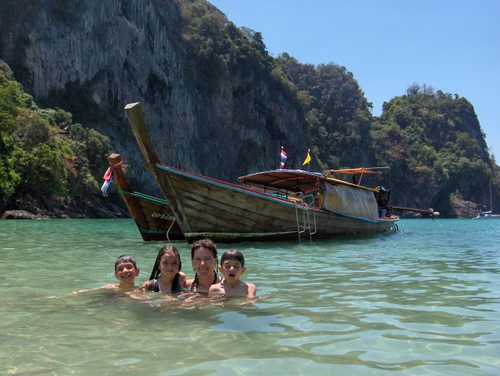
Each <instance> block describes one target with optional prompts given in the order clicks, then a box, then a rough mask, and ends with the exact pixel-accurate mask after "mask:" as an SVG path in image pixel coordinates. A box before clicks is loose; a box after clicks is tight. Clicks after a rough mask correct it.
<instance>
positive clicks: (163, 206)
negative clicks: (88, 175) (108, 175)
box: [108, 153, 184, 241]
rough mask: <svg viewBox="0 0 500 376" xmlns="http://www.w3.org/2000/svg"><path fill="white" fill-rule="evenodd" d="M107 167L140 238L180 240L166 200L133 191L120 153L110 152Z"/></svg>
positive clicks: (178, 231)
mask: <svg viewBox="0 0 500 376" xmlns="http://www.w3.org/2000/svg"><path fill="white" fill-rule="evenodd" d="M108 161H109V167H110V168H111V169H112V171H113V181H114V182H115V183H116V185H117V186H118V190H119V192H120V196H121V197H122V199H123V201H124V202H125V204H126V205H127V208H128V211H129V213H130V215H131V216H132V218H133V219H134V221H135V224H136V225H137V228H138V229H139V232H140V234H141V236H142V239H143V240H145V241H149V240H181V239H184V235H183V233H182V231H181V230H180V228H179V225H178V224H177V222H176V220H175V217H174V215H173V214H172V210H170V205H169V202H168V200H166V199H162V198H158V197H154V196H150V195H147V194H145V193H140V192H137V191H134V190H133V189H132V188H131V187H130V184H129V182H128V180H127V178H126V177H125V173H124V172H123V168H124V167H125V166H126V165H125V164H124V163H122V158H121V156H120V154H115V153H113V154H111V155H110V156H109V158H108Z"/></svg>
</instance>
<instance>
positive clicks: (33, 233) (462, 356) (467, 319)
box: [0, 219, 500, 375]
mask: <svg viewBox="0 0 500 376" xmlns="http://www.w3.org/2000/svg"><path fill="white" fill-rule="evenodd" d="M399 228H400V232H399V233H396V234H392V235H380V236H377V237H372V238H369V237H366V238H360V239H355V238H345V239H339V240H331V241H319V242H313V243H311V242H302V243H296V242H289V243H285V242H283V243H245V244H241V245H237V247H238V248H239V249H240V250H242V251H243V252H244V253H245V255H246V259H247V267H248V271H247V274H245V276H244V280H247V281H251V282H254V283H256V284H257V287H258V291H257V292H258V295H260V296H267V298H266V299H262V300H259V301H258V302H257V303H256V304H255V305H253V306H252V305H250V306H248V305H240V303H241V301H240V300H238V299H236V300H229V301H226V302H223V303H210V302H208V301H206V300H205V299H203V298H200V299H197V300H196V301H194V302H193V301H179V300H177V299H165V298H163V297H161V296H159V295H153V296H152V298H153V299H152V301H147V302H140V301H135V300H131V299H130V298H127V297H124V296H120V295H117V294H113V293H111V292H109V291H94V292H89V293H86V294H81V295H77V296H74V295H73V296H65V295H66V294H68V293H71V292H72V291H75V290H79V289H83V288H92V287H98V286H101V285H104V284H108V283H114V276H113V265H114V260H115V258H116V257H117V256H118V255H120V254H124V253H126V254H131V255H133V256H134V257H135V258H136V259H137V261H138V264H139V266H140V267H141V268H142V271H141V275H140V276H139V278H138V282H140V283H142V282H143V281H144V280H145V279H146V278H147V277H148V276H149V273H150V271H151V267H152V265H153V262H154V258H155V256H156V252H157V250H158V249H159V246H160V244H159V243H145V242H142V241H140V236H139V234H138V232H137V230H136V228H135V225H134V223H133V222H132V221H131V220H123V219H122V220H48V221H0V252H1V256H2V258H1V259H2V279H1V281H0V294H1V297H2V298H1V305H0V317H1V319H0V338H1V340H0V374H6V375H10V374H14V375H15V374H22V375H34V374H37V375H69V374H74V375H116V374H124V375H138V374H141V375H386V374H394V375H396V374H398V375H399V374H405V375H423V374H425V375H465V374H466V375H499V374H500V246H499V243H500V242H499V239H500V221H499V220H451V219H449V220H445V219H440V220H435V221H432V220H403V221H401V222H400V224H399ZM176 245H177V246H178V248H179V249H180V251H181V255H182V262H183V270H184V271H185V272H186V274H187V275H188V276H192V275H193V273H192V268H191V267H190V266H191V264H190V258H189V247H188V245H187V244H184V243H182V242H177V243H176ZM231 247H232V246H231ZM231 247H230V246H226V245H220V246H219V250H220V251H223V250H225V249H228V248H231ZM52 296H56V297H57V298H52Z"/></svg>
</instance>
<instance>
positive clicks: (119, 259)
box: [115, 255, 137, 272]
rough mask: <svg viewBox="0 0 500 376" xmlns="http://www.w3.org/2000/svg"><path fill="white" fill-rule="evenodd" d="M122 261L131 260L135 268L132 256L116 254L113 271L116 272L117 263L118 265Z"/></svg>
mask: <svg viewBox="0 0 500 376" xmlns="http://www.w3.org/2000/svg"><path fill="white" fill-rule="evenodd" d="M124 262H131V263H132V265H134V268H136V269H137V263H136V262H135V260H134V258H133V257H132V256H128V255H121V256H118V258H117V259H116V261H115V272H116V269H117V268H118V265H120V264H122V263H124Z"/></svg>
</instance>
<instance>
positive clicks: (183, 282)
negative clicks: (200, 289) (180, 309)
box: [179, 272, 186, 288]
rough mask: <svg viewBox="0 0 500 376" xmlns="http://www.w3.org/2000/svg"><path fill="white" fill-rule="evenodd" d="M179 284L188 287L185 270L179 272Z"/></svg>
mask: <svg viewBox="0 0 500 376" xmlns="http://www.w3.org/2000/svg"><path fill="white" fill-rule="evenodd" d="M179 285H181V286H182V287H183V288H184V287H186V275H185V274H184V273H183V272H179Z"/></svg>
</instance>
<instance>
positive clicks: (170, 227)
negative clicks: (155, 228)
mask: <svg viewBox="0 0 500 376" xmlns="http://www.w3.org/2000/svg"><path fill="white" fill-rule="evenodd" d="M174 223H175V217H174V219H173V220H172V223H171V224H170V226H169V227H168V230H167V232H166V234H165V235H166V236H167V241H168V242H169V243H170V237H169V236H168V233H169V232H170V230H171V229H172V226H173V225H174Z"/></svg>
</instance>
